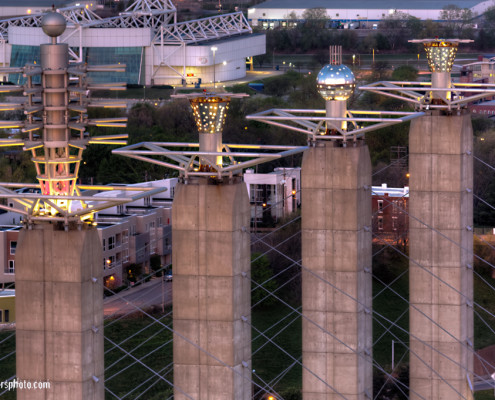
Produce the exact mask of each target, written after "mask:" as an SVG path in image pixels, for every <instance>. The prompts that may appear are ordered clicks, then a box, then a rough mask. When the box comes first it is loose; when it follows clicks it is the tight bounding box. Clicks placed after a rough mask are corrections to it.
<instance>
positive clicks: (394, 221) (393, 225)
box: [392, 217, 397, 231]
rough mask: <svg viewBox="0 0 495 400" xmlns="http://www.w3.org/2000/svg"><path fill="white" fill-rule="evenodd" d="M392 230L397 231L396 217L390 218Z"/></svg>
mask: <svg viewBox="0 0 495 400" xmlns="http://www.w3.org/2000/svg"><path fill="white" fill-rule="evenodd" d="M392 228H393V230H394V231H396V230H397V217H392Z"/></svg>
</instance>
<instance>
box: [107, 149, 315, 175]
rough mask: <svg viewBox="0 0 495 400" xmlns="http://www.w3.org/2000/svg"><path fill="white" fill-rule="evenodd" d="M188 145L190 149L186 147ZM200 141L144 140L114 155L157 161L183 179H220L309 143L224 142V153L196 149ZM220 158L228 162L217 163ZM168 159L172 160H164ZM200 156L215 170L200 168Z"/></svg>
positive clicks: (293, 151)
mask: <svg viewBox="0 0 495 400" xmlns="http://www.w3.org/2000/svg"><path fill="white" fill-rule="evenodd" d="M184 148H186V149H187V150H183V149H184ZM197 148H199V143H174V142H162V143H160V142H141V143H136V144H133V145H130V146H126V147H122V148H120V149H115V150H112V153H113V154H120V155H122V156H126V157H130V158H134V159H136V160H140V161H145V162H149V163H152V164H157V165H160V166H162V167H166V168H172V169H175V170H177V171H179V173H180V176H181V178H183V179H184V180H187V179H189V178H191V177H206V178H208V177H211V178H215V179H218V180H222V179H223V178H228V179H232V178H233V177H234V176H236V175H240V174H241V173H242V170H243V169H245V168H249V167H252V166H255V165H258V164H262V163H265V162H269V161H274V160H278V159H280V158H283V157H287V156H290V155H293V154H298V153H302V152H303V151H305V150H306V149H307V147H305V146H258V145H250V144H223V145H222V152H205V151H195V150H193V149H197ZM217 157H222V158H223V159H224V160H225V163H224V164H223V165H222V166H220V165H216V159H217ZM164 158H166V159H168V160H164ZM200 158H201V159H203V160H204V159H206V160H208V161H209V162H210V163H211V164H212V165H215V171H209V172H203V171H201V170H200Z"/></svg>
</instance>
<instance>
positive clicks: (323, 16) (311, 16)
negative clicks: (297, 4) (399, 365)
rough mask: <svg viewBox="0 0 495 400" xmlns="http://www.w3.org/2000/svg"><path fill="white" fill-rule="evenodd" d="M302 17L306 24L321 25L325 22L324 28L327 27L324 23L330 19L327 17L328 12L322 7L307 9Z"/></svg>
mask: <svg viewBox="0 0 495 400" xmlns="http://www.w3.org/2000/svg"><path fill="white" fill-rule="evenodd" d="M302 17H303V19H304V20H305V21H306V22H312V23H318V24H321V22H323V26H324V25H325V24H324V23H325V22H326V21H327V20H328V19H329V18H328V15H327V10H326V9H324V8H320V7H315V8H307V9H306V10H304V12H303V13H302Z"/></svg>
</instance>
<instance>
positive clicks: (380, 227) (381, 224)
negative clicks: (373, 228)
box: [378, 217, 383, 231]
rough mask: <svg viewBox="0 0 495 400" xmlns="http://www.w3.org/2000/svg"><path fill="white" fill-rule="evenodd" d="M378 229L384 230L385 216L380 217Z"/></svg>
mask: <svg viewBox="0 0 495 400" xmlns="http://www.w3.org/2000/svg"><path fill="white" fill-rule="evenodd" d="M378 230H380V231H383V217H378Z"/></svg>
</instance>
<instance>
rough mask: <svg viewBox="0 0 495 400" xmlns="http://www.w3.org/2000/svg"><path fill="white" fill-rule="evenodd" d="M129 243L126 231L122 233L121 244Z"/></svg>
mask: <svg viewBox="0 0 495 400" xmlns="http://www.w3.org/2000/svg"><path fill="white" fill-rule="evenodd" d="M128 241H129V231H128V230H127V229H126V230H125V231H123V232H122V243H127V242H128Z"/></svg>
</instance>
